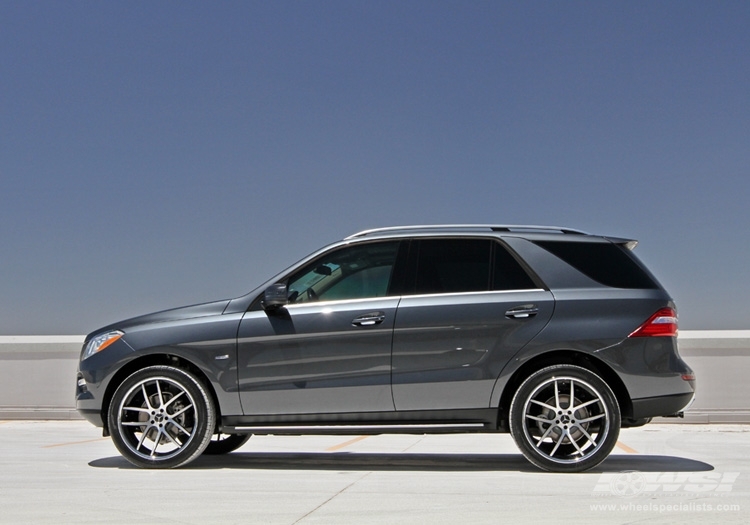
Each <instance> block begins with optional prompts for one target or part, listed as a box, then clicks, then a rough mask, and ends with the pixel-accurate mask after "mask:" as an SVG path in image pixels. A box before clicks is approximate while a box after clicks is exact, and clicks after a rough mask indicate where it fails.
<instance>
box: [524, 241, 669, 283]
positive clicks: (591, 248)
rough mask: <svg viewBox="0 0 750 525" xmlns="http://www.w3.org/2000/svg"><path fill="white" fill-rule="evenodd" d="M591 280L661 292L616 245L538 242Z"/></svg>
mask: <svg viewBox="0 0 750 525" xmlns="http://www.w3.org/2000/svg"><path fill="white" fill-rule="evenodd" d="M535 244H536V245H538V246H541V247H542V248H544V249H545V250H547V251H549V252H552V253H553V254H554V255H556V256H557V257H559V258H560V259H562V260H563V261H565V262H566V263H568V264H569V265H571V266H572V267H573V268H575V269H576V270H578V271H579V272H581V273H583V274H585V275H587V276H588V277H589V278H591V279H593V280H595V281H597V282H599V283H601V284H603V285H605V286H611V287H613V288H658V286H657V284H656V283H655V282H654V281H653V279H651V277H649V275H648V274H647V273H646V272H644V271H643V270H642V269H641V267H640V266H639V265H638V263H637V262H635V260H634V259H633V258H632V257H631V255H630V253H629V252H628V251H627V250H626V249H625V248H624V247H622V246H618V245H616V244H612V243H609V242H607V243H590V242H565V241H536V242H535Z"/></svg>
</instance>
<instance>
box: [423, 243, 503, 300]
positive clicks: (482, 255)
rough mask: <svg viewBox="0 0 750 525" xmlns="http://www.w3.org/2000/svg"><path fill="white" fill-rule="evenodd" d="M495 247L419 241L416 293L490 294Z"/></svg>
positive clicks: (480, 244)
mask: <svg viewBox="0 0 750 525" xmlns="http://www.w3.org/2000/svg"><path fill="white" fill-rule="evenodd" d="M491 257H492V244H491V241H489V240H484V239H422V240H420V241H419V255H418V259H417V278H416V288H415V293H417V294H433V293H458V292H479V291H486V290H489V284H490V262H491Z"/></svg>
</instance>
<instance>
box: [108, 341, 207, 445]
mask: <svg viewBox="0 0 750 525" xmlns="http://www.w3.org/2000/svg"><path fill="white" fill-rule="evenodd" d="M159 365H163V366H173V367H175V368H179V369H181V370H185V371H187V372H190V373H191V374H192V375H193V376H194V377H195V378H196V379H197V380H198V381H200V382H201V384H202V385H203V387H204V388H205V389H206V391H207V392H208V394H209V395H210V396H211V401H212V403H213V404H214V409H215V411H216V421H217V422H218V421H219V420H220V418H221V405H220V404H219V399H218V396H217V395H216V391H215V390H214V387H213V385H212V384H211V381H210V380H209V378H208V376H206V374H205V373H204V372H203V370H201V368H200V367H199V366H197V365H196V364H194V363H192V362H191V361H189V360H188V359H185V358H184V357H181V356H177V355H174V354H168V353H163V354H162V353H160V354H149V355H144V356H142V357H138V358H136V359H133V360H132V361H129V362H128V363H126V364H125V365H123V366H122V367H121V368H120V369H119V370H118V371H117V372H115V374H114V375H113V376H112V379H110V381H109V384H108V385H107V389H106V391H105V393H104V397H103V399H102V409H101V418H102V421H103V423H104V425H103V435H104V436H109V418H108V416H107V415H108V413H109V406H110V404H111V403H112V398H113V397H114V395H115V392H116V391H117V388H118V387H119V386H120V385H121V384H122V382H123V381H125V380H126V379H127V378H128V377H130V375H132V374H134V373H135V372H137V371H138V370H141V369H143V368H147V367H149V366H159Z"/></svg>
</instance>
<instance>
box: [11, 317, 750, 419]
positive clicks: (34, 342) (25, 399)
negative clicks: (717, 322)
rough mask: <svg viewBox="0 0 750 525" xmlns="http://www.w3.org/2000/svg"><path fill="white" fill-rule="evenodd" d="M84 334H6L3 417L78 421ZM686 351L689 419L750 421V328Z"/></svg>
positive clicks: (696, 339) (686, 343)
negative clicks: (693, 385)
mask: <svg viewBox="0 0 750 525" xmlns="http://www.w3.org/2000/svg"><path fill="white" fill-rule="evenodd" d="M82 343H83V336H4V337H3V336H0V419H78V418H79V416H78V413H77V412H76V411H75V408H74V404H75V403H74V395H75V394H74V392H75V375H76V367H77V364H78V356H79V354H80V351H81V344H82ZM679 344H680V353H681V354H682V356H683V358H684V359H685V361H687V362H688V364H689V365H690V366H691V367H692V368H693V369H694V370H695V373H696V376H697V378H698V395H697V398H696V401H695V403H694V404H693V406H692V407H691V408H690V410H689V411H688V413H687V414H686V416H685V418H684V419H666V420H660V421H662V422H685V423H750V381H748V375H750V330H743V331H710V332H709V331H682V332H680V338H679Z"/></svg>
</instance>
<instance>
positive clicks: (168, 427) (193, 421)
mask: <svg viewBox="0 0 750 525" xmlns="http://www.w3.org/2000/svg"><path fill="white" fill-rule="evenodd" d="M215 425H216V412H215V409H214V406H213V402H212V401H211V396H210V395H209V394H208V392H207V390H206V387H205V386H203V384H202V383H201V382H200V381H199V380H198V379H197V378H196V377H195V376H193V375H192V374H191V373H189V372H187V371H185V370H182V369H180V368H175V367H172V366H150V367H147V368H143V369H141V370H138V371H137V372H135V373H133V374H132V375H131V376H129V377H128V378H127V379H125V381H123V382H122V384H121V385H120V386H119V387H118V388H117V390H116V391H115V394H114V396H113V398H112V402H111V404H110V407H109V428H110V433H111V434H112V441H113V442H114V444H115V446H116V447H117V449H118V450H119V451H120V453H121V454H122V455H123V456H124V457H125V459H127V460H128V461H130V462H131V463H132V464H134V465H136V466H138V467H145V468H175V467H179V466H182V465H185V464H187V463H189V462H190V461H192V460H194V459H195V458H197V457H198V456H199V455H200V454H201V453H202V452H203V450H204V449H205V448H206V447H207V446H208V442H209V441H210V440H211V434H212V433H213V431H214V427H215Z"/></svg>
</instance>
